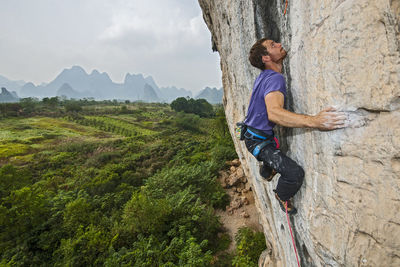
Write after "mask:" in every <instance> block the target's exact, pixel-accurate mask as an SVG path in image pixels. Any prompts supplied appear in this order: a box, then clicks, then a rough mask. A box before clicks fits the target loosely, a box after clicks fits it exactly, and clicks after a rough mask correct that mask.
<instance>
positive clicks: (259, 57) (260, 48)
mask: <svg viewBox="0 0 400 267" xmlns="http://www.w3.org/2000/svg"><path fill="white" fill-rule="evenodd" d="M286 54H287V53H286V51H285V49H283V47H282V44H280V43H276V42H275V41H273V40H269V39H267V38H262V39H260V40H258V41H257V42H256V43H255V44H254V45H253V46H252V47H251V49H250V55H249V60H250V63H251V65H253V66H254V67H256V68H259V69H260V70H265V69H266V68H267V65H268V64H281V63H282V61H283V59H284V58H285V57H286Z"/></svg>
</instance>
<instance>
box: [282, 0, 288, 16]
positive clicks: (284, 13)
mask: <svg viewBox="0 0 400 267" xmlns="http://www.w3.org/2000/svg"><path fill="white" fill-rule="evenodd" d="M287 2H288V0H286V3H285V11H284V12H283V15H286V9H287Z"/></svg>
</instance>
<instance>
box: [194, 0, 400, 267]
mask: <svg viewBox="0 0 400 267" xmlns="http://www.w3.org/2000/svg"><path fill="white" fill-rule="evenodd" d="M284 2H285V1H282V0H240V1H225V0H199V4H200V6H201V8H202V10H203V17H204V20H205V22H206V23H207V25H208V27H209V29H210V31H211V33H212V48H213V49H214V50H216V51H218V52H219V54H220V58H221V69H222V72H223V77H222V79H223V87H224V99H223V102H224V106H225V110H226V114H227V120H228V123H229V127H230V131H231V133H232V136H234V135H233V132H234V124H235V123H236V122H237V121H239V120H242V119H243V118H244V116H245V112H246V109H247V104H248V100H249V97H250V93H251V89H252V84H253V81H254V79H255V78H256V76H257V75H258V73H259V71H257V69H255V68H253V67H251V65H250V64H249V63H248V59H247V58H248V51H249V49H250V47H251V45H252V44H253V43H254V42H255V41H256V40H257V39H258V38H261V37H264V36H267V37H270V38H271V39H275V40H276V41H280V42H282V43H283V45H284V47H285V48H286V50H289V54H288V57H287V59H286V62H285V66H284V75H285V77H286V81H287V85H288V91H289V101H288V106H287V108H288V109H290V110H292V111H294V112H297V113H303V114H304V113H305V114H315V113H317V112H318V111H320V110H321V109H323V108H324V107H327V106H336V107H337V108H339V109H340V110H343V111H345V112H346V114H347V116H348V126H349V127H348V128H346V129H341V130H337V131H333V132H320V131H315V130H310V129H294V130H287V129H280V130H279V132H280V137H281V139H282V140H283V141H284V142H283V143H284V149H285V150H288V154H289V155H290V156H291V157H292V158H293V159H295V160H296V161H297V162H299V163H300V164H301V165H302V166H303V167H304V170H305V172H306V177H305V182H304V184H303V187H302V189H301V191H300V192H299V193H298V194H297V195H296V197H295V203H296V206H297V208H298V210H299V213H298V214H297V215H295V216H293V217H292V224H293V227H294V230H295V236H296V241H297V249H298V251H299V254H300V257H301V263H302V266H400V213H399V210H400V110H399V108H400V37H399V36H400V35H399V30H400V28H399V16H400V1H399V0H376V1H370V0H369V1H367V0H332V1H320V0H308V1H292V0H288V3H289V5H288V8H287V14H286V16H284V15H283V9H284ZM235 146H236V150H237V152H238V154H239V156H240V159H241V161H242V164H243V166H244V167H245V172H246V174H247V176H248V177H251V182H252V185H253V190H254V193H255V195H256V199H257V206H258V209H259V212H260V213H261V218H262V219H261V220H262V222H261V223H262V225H263V227H264V233H265V236H266V239H267V244H268V247H269V250H268V251H266V252H265V253H263V257H262V259H261V261H262V265H264V266H295V265H296V259H295V256H294V253H293V248H292V246H291V238H290V233H289V230H288V228H287V222H286V218H285V214H284V213H283V212H282V211H281V210H280V209H279V207H278V205H277V202H276V200H275V199H274V197H273V192H272V190H273V189H274V188H275V186H276V181H277V179H276V178H275V179H274V181H273V182H271V183H267V182H264V181H263V180H262V179H261V178H260V176H259V175H258V163H257V162H256V160H255V159H254V158H253V157H252V156H251V155H250V154H249V153H248V152H247V151H246V148H245V146H244V144H243V143H240V142H239V141H238V140H237V139H235Z"/></svg>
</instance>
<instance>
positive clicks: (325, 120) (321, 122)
mask: <svg viewBox="0 0 400 267" xmlns="http://www.w3.org/2000/svg"><path fill="white" fill-rule="evenodd" d="M346 119H347V116H346V114H345V113H344V112H339V111H337V110H336V109H335V108H333V107H329V108H326V109H324V110H322V111H321V112H320V113H318V114H317V115H315V116H313V117H312V121H313V128H316V129H318V130H321V131H331V130H335V129H340V128H344V127H346Z"/></svg>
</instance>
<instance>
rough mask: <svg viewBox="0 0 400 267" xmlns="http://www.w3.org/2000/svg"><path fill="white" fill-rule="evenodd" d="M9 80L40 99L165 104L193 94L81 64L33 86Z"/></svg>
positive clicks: (210, 94)
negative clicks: (121, 78)
mask: <svg viewBox="0 0 400 267" xmlns="http://www.w3.org/2000/svg"><path fill="white" fill-rule="evenodd" d="M3 80H4V82H3V83H4V84H10V81H9V80H7V79H6V78H5V77H2V76H0V82H1V81H3ZM6 82H7V83H6ZM11 83H12V84H13V88H16V90H15V91H17V92H19V95H20V96H21V97H38V98H43V97H53V96H62V95H65V96H66V97H68V98H76V99H78V98H84V97H93V98H94V99H96V100H104V99H119V100H131V101H137V100H140V101H145V102H167V103H170V102H171V101H173V100H174V99H176V98H178V97H192V92H191V91H189V90H186V89H184V88H180V89H178V88H176V87H175V86H171V87H161V88H160V87H158V85H157V83H156V82H155V81H154V79H153V77H152V76H147V77H144V76H143V75H142V74H130V73H127V74H126V75H125V79H124V82H123V83H115V82H113V81H112V80H111V79H110V77H109V75H108V74H107V73H106V72H103V73H100V72H99V71H97V70H93V71H92V72H91V73H90V74H88V73H87V72H86V71H85V70H84V69H83V68H82V67H80V66H73V67H71V68H70V69H64V70H63V71H62V72H61V73H60V74H59V75H57V77H56V78H55V79H54V80H53V81H51V82H49V83H47V84H46V83H42V84H40V85H37V86H36V85H34V84H33V83H31V82H28V83H25V82H23V81H19V82H11ZM17 85H18V86H19V87H18V86H17ZM4 87H5V86H4ZM7 88H8V87H7ZM206 89H207V88H206ZM206 89H205V90H206ZM210 90H213V89H210ZM204 94H205V95H204V96H202V98H206V99H207V100H211V101H212V102H211V103H214V102H215V103H220V102H221V101H222V100H218V99H219V98H216V97H215V96H213V95H214V93H213V91H211V92H208V93H204ZM221 99H222V98H221ZM218 101H219V102H218Z"/></svg>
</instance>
